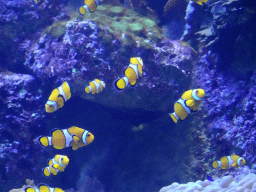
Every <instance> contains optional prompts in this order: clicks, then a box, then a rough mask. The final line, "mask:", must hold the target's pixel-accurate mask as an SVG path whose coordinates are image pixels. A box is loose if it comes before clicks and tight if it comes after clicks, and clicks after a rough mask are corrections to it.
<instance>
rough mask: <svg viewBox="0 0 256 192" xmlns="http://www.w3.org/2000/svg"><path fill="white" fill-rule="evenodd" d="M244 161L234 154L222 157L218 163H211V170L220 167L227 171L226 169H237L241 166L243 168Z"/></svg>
mask: <svg viewBox="0 0 256 192" xmlns="http://www.w3.org/2000/svg"><path fill="white" fill-rule="evenodd" d="M245 163H246V161H245V160H244V158H242V157H239V156H237V155H235V154H232V155H231V156H224V157H221V158H220V160H219V161H214V162H213V163H212V166H213V168H218V167H221V169H228V168H231V167H233V168H238V167H241V166H244V165H245Z"/></svg>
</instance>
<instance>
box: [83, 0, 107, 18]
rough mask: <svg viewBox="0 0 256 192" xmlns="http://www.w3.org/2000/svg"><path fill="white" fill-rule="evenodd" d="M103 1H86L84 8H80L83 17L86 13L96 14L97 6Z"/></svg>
mask: <svg viewBox="0 0 256 192" xmlns="http://www.w3.org/2000/svg"><path fill="white" fill-rule="evenodd" d="M102 1H103V0H84V6H82V7H79V8H78V12H79V13H80V14H81V15H85V13H86V12H94V11H96V9H97V6H98V5H99V4H100V3H101V2H102Z"/></svg>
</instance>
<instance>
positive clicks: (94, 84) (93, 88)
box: [85, 79, 106, 94]
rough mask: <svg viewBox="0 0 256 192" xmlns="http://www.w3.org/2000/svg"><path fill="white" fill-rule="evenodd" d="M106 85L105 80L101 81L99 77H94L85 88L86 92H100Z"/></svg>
mask: <svg viewBox="0 0 256 192" xmlns="http://www.w3.org/2000/svg"><path fill="white" fill-rule="evenodd" d="M105 87H106V84H105V82H104V81H101V80H99V79H94V81H91V82H90V83H89V86H87V87H86V88H85V92H86V93H92V94H95V93H99V92H101V91H102V90H103V89H104V88H105Z"/></svg>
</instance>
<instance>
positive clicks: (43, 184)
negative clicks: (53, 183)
mask: <svg viewBox="0 0 256 192" xmlns="http://www.w3.org/2000/svg"><path fill="white" fill-rule="evenodd" d="M41 186H46V187H48V188H50V187H49V186H48V185H46V184H45V183H39V184H38V185H37V187H38V188H39V187H41Z"/></svg>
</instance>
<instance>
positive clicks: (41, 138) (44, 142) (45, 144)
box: [37, 136, 51, 147]
mask: <svg viewBox="0 0 256 192" xmlns="http://www.w3.org/2000/svg"><path fill="white" fill-rule="evenodd" d="M37 140H38V143H39V144H40V145H41V147H48V146H49V145H51V144H50V142H49V138H48V137H46V136H39V137H38V138H37Z"/></svg>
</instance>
